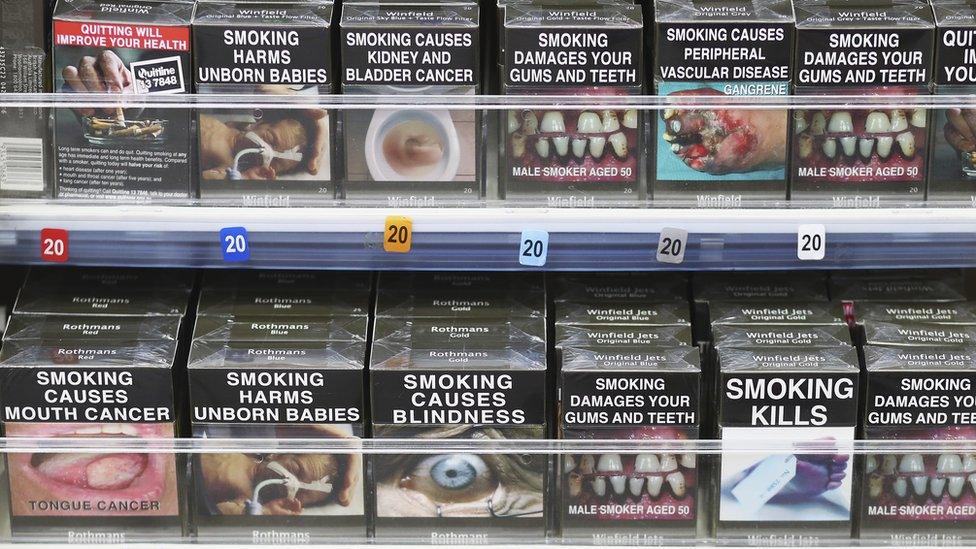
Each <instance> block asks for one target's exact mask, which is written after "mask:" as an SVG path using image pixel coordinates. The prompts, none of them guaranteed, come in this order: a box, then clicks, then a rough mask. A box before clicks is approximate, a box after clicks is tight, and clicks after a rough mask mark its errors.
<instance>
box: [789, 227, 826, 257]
mask: <svg viewBox="0 0 976 549" xmlns="http://www.w3.org/2000/svg"><path fill="white" fill-rule="evenodd" d="M826 255H827V230H826V229H825V228H824V226H823V225H820V224H811V225H800V228H799V229H798V230H797V232H796V257H797V259H799V260H800V261H821V260H823V258H824V257H825V256H826Z"/></svg>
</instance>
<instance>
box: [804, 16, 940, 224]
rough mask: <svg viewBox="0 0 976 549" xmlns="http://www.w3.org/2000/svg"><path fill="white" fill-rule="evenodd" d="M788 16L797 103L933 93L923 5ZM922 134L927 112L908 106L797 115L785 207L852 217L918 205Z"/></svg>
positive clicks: (924, 157)
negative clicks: (852, 211)
mask: <svg viewBox="0 0 976 549" xmlns="http://www.w3.org/2000/svg"><path fill="white" fill-rule="evenodd" d="M795 8H796V14H797V23H796V25H797V27H796V59H795V69H794V70H795V76H794V79H793V82H794V85H795V93H796V95H809V96H817V95H828V94H840V95H870V96H876V97H875V99H876V100H879V101H880V100H883V97H884V96H886V95H926V94H929V93H930V92H931V90H930V86H931V83H932V81H933V78H932V56H933V50H934V35H935V23H934V20H933V16H932V8H931V7H930V6H929V5H928V3H925V2H913V1H911V0H899V1H896V2H889V3H884V2H874V1H872V0H862V1H858V2H854V3H852V4H849V5H847V4H845V5H834V4H831V3H822V2H816V1H798V2H796V4H795ZM814 99H815V98H813V97H811V100H814ZM852 103H856V101H852ZM852 106H853V105H852ZM929 125H930V122H929V113H928V111H927V110H926V109H923V108H914V107H912V106H911V105H905V106H900V105H897V104H894V105H892V106H891V107H886V108H879V109H872V110H866V109H855V108H836V107H834V108H824V109H815V108H812V109H799V110H796V111H794V113H793V119H792V123H791V130H790V131H791V133H792V135H793V150H792V156H791V159H792V175H791V183H790V185H791V187H790V198H791V200H793V201H803V202H806V203H816V204H820V205H825V206H832V207H853V208H859V207H869V208H870V207H880V206H884V205H905V204H911V203H918V202H919V201H921V200H924V199H925V191H926V182H927V179H928V175H929V173H928V166H929V164H928V152H929Z"/></svg>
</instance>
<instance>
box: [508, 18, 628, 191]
mask: <svg viewBox="0 0 976 549" xmlns="http://www.w3.org/2000/svg"><path fill="white" fill-rule="evenodd" d="M501 11H502V12H503V20H502V22H501V28H500V29H499V32H500V33H501V43H502V45H503V49H504V51H503V52H501V53H502V58H501V67H500V70H501V92H502V93H503V94H507V95H547V96H553V95H555V96H577V97H579V96H630V95H639V94H640V93H642V92H643V90H644V76H643V72H642V70H643V69H642V68H643V62H642V59H643V56H642V48H643V43H642V41H643V26H644V24H643V15H642V13H641V9H640V6H634V5H627V4H611V3H596V2H594V3H593V5H582V4H581V3H573V4H562V5H547V4H546V3H538V4H535V3H524V4H523V3H509V4H506V5H505V6H504V8H503V9H502V10H501ZM594 103H598V101H594ZM500 116H501V120H500V124H499V125H500V126H501V128H500V132H499V139H500V140H501V143H502V146H500V147H499V154H500V155H501V156H500V159H499V188H500V190H501V192H502V194H503V195H504V196H505V197H506V198H507V199H509V200H518V201H528V202H533V203H538V204H545V205H548V206H553V207H590V206H607V205H612V204H623V205H635V204H636V203H637V202H638V201H639V200H641V199H642V198H643V197H644V194H645V188H644V185H643V178H644V162H643V160H644V158H645V157H646V155H645V151H644V142H645V139H644V129H643V120H644V114H643V113H641V111H639V110H638V109H635V108H629V107H627V106H626V104H625V103H624V106H621V107H619V108H613V107H612V106H608V107H607V108H599V109H597V108H591V109H568V108H556V107H553V108H545V109H536V108H533V109H510V110H508V111H503V112H502V113H501V114H500Z"/></svg>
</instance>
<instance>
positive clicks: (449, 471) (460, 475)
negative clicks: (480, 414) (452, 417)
mask: <svg viewBox="0 0 976 549" xmlns="http://www.w3.org/2000/svg"><path fill="white" fill-rule="evenodd" d="M383 431H384V432H383V436H388V437H397V436H398V434H399V436H406V434H405V433H404V429H402V428H394V427H390V428H387V429H383ZM410 434H411V435H412V437H413V438H491V439H506V438H530V437H531V436H532V435H533V434H534V435H535V436H536V437H538V434H537V433H535V429H526V428H518V429H492V428H486V427H472V426H459V427H435V428H428V429H420V430H413V429H411V430H410ZM545 470H546V458H545V457H544V456H539V455H525V454H471V453H464V452H458V453H451V454H430V455H427V454H415V455H381V456H377V457H376V458H375V460H374V463H373V474H374V476H375V478H376V507H377V515H378V516H380V517H489V516H490V517H497V518H502V517H541V516H542V510H543V490H544V476H545Z"/></svg>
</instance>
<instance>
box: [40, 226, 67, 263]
mask: <svg viewBox="0 0 976 549" xmlns="http://www.w3.org/2000/svg"><path fill="white" fill-rule="evenodd" d="M41 260H43V261H50V262H52V263H65V262H67V261H68V231H66V230H64V229H41Z"/></svg>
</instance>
